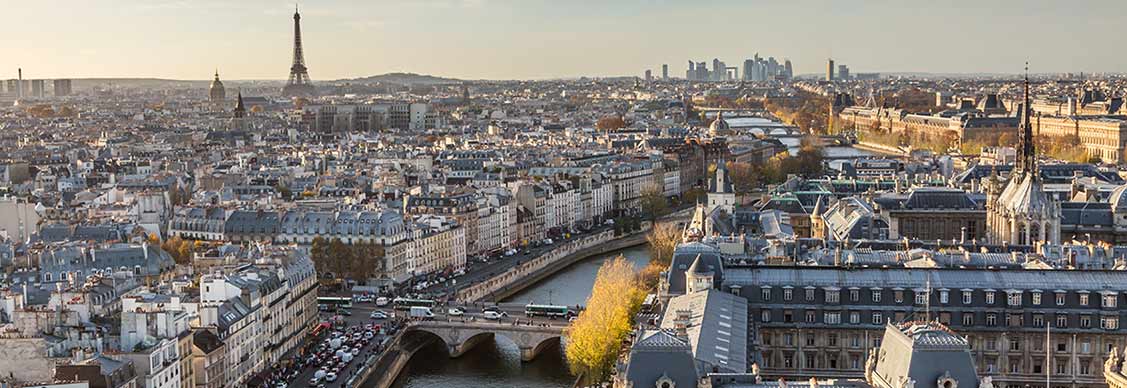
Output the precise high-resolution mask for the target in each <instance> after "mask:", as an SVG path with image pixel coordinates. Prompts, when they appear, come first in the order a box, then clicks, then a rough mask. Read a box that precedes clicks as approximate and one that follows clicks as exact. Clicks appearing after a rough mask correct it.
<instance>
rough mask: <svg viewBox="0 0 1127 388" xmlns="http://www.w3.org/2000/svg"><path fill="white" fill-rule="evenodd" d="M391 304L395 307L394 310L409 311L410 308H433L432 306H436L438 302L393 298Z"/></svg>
mask: <svg viewBox="0 0 1127 388" xmlns="http://www.w3.org/2000/svg"><path fill="white" fill-rule="evenodd" d="M391 303H392V304H393V305H394V306H395V309H396V310H410V309H411V308H412V307H427V308H434V306H437V305H438V302H435V301H433V300H430V299H407V298H395V300H393V301H391Z"/></svg>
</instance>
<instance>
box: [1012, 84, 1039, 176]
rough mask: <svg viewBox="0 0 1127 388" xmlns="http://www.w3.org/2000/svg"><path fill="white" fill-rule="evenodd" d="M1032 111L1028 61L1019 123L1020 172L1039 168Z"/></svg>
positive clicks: (1018, 169) (1018, 164) (1018, 162)
mask: <svg viewBox="0 0 1127 388" xmlns="http://www.w3.org/2000/svg"><path fill="white" fill-rule="evenodd" d="M1032 112H1033V109H1032V107H1031V104H1030V100H1029V62H1026V63H1025V80H1024V90H1023V92H1022V103H1021V112H1020V113H1019V114H1020V115H1021V116H1020V117H1021V124H1020V125H1019V130H1020V131H1021V133H1020V134H1019V135H1020V136H1019V137H1020V141H1021V143H1020V144H1019V145H1018V150H1017V153H1018V155H1017V156H1018V158H1017V159H1018V160H1017V168H1016V170H1017V171H1016V172H1019V173H1024V172H1029V173H1036V169H1037V149H1036V144H1034V139H1033V120H1032V117H1031V115H1032Z"/></svg>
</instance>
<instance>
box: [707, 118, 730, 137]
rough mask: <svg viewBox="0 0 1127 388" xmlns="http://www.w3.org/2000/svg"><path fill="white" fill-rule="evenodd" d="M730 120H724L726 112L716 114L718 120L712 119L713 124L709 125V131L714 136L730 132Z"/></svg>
mask: <svg viewBox="0 0 1127 388" xmlns="http://www.w3.org/2000/svg"><path fill="white" fill-rule="evenodd" d="M729 129H730V128H729V127H728V122H727V121H725V120H724V112H720V113H717V114H716V120H712V124H711V125H709V126H708V132H709V133H711V134H712V135H713V136H717V135H723V134H724V133H726V132H728V130H729Z"/></svg>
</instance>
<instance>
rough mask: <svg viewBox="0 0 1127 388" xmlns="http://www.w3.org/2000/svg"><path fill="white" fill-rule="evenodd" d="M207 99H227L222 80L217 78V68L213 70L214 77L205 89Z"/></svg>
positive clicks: (218, 100) (215, 100)
mask: <svg viewBox="0 0 1127 388" xmlns="http://www.w3.org/2000/svg"><path fill="white" fill-rule="evenodd" d="M207 95H208V101H211V102H222V101H223V100H226V99H227V89H225V88H223V81H220V80H219V70H216V71H215V79H214V80H212V81H211V87H209V88H208V89H207Z"/></svg>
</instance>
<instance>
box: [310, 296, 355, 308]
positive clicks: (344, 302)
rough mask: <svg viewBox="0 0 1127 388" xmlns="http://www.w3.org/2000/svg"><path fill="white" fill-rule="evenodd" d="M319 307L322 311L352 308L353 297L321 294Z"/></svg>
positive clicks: (318, 298)
mask: <svg viewBox="0 0 1127 388" xmlns="http://www.w3.org/2000/svg"><path fill="white" fill-rule="evenodd" d="M317 307H318V308H320V309H321V311H336V310H337V309H348V308H352V298H349V297H347V296H345V297H336V296H319V297H317Z"/></svg>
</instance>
